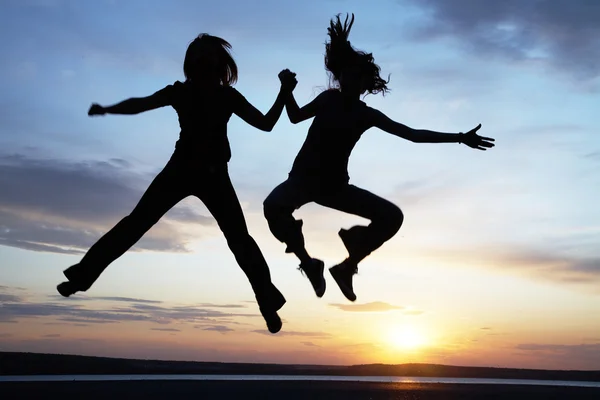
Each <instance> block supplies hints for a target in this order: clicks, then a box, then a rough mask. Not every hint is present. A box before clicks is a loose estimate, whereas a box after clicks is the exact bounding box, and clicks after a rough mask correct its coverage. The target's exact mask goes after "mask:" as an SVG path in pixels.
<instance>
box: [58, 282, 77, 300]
mask: <svg viewBox="0 0 600 400" xmlns="http://www.w3.org/2000/svg"><path fill="white" fill-rule="evenodd" d="M56 290H58V293H60V295H61V296H64V297H69V296H70V295H72V294H74V293H75V292H77V286H75V284H74V283H73V282H70V281H66V282H62V283H59V284H58V286H56Z"/></svg>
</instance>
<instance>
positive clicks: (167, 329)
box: [150, 328, 181, 332]
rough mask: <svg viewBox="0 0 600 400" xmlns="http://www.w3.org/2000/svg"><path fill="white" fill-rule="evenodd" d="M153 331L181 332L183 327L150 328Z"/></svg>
mask: <svg viewBox="0 0 600 400" xmlns="http://www.w3.org/2000/svg"><path fill="white" fill-rule="evenodd" d="M150 330H151V331H161V332H181V329H175V328H150Z"/></svg>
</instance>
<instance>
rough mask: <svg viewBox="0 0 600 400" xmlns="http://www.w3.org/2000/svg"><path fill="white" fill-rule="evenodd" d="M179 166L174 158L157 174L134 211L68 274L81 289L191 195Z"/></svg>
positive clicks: (70, 269) (88, 284) (86, 288)
mask: <svg viewBox="0 0 600 400" xmlns="http://www.w3.org/2000/svg"><path fill="white" fill-rule="evenodd" d="M181 173H182V172H181V171H179V168H178V166H177V165H176V164H175V163H174V162H172V161H170V162H169V163H168V164H167V166H166V167H165V168H164V169H163V170H162V171H161V172H160V173H159V174H158V175H157V176H156V177H155V178H154V180H153V181H152V183H151V184H150V186H149V187H148V189H147V190H146V192H145V193H144V194H143V195H142V197H141V199H140V201H139V202H138V204H137V205H136V206H135V208H134V209H133V211H132V212H131V214H129V215H128V216H126V217H125V218H123V219H122V220H121V221H119V222H118V223H117V224H116V225H115V226H114V227H113V228H112V229H111V230H109V231H108V232H107V233H106V234H104V236H102V237H101V238H100V239H99V240H98V241H97V242H96V243H95V244H94V245H93V246H92V247H91V248H90V249H89V250H88V252H87V253H86V254H85V255H84V257H83V258H82V260H81V261H80V262H79V264H76V265H74V266H72V267H71V268H68V269H67V270H65V272H64V274H65V276H66V277H67V278H68V279H69V280H70V281H72V282H73V283H76V284H77V286H78V287H79V288H80V290H82V291H85V290H88V289H89V288H90V287H91V285H92V284H93V283H94V282H95V281H96V280H97V279H98V277H99V276H100V274H101V273H102V272H103V271H104V270H105V269H106V268H107V267H108V266H109V265H110V264H111V263H112V262H113V261H114V260H116V259H117V258H119V257H120V256H121V255H123V254H124V253H125V252H126V251H127V250H129V249H130V248H131V247H132V246H133V245H134V244H136V243H137V242H138V241H139V240H140V239H141V238H142V236H143V235H144V234H145V233H146V232H147V231H148V230H149V229H150V228H151V227H152V226H153V225H154V224H156V223H157V222H158V220H159V219H160V218H161V217H162V216H163V215H164V214H165V213H166V212H167V211H168V210H169V209H171V208H172V207H173V206H175V205H176V204H177V203H178V202H179V201H181V200H182V199H184V198H185V197H187V196H188V195H190V190H189V188H186V187H185V184H184V183H183V181H182V179H181V176H180V175H181Z"/></svg>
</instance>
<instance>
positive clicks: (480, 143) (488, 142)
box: [461, 124, 495, 150]
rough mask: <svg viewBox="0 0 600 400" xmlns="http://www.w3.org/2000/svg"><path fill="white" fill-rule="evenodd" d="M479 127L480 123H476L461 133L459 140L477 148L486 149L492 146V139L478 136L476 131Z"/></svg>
mask: <svg viewBox="0 0 600 400" xmlns="http://www.w3.org/2000/svg"><path fill="white" fill-rule="evenodd" d="M479 128H481V124H479V125H477V126H476V127H475V128H473V129H471V130H470V131H469V132H467V133H463V134H462V135H461V142H462V143H464V144H466V145H467V146H469V147H472V148H474V149H478V150H486V149H487V148H491V147H494V146H495V145H494V143H492V142H493V141H494V139H492V138H488V137H483V136H479V135H478V134H477V133H476V132H477V131H478V130H479Z"/></svg>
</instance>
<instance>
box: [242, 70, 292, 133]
mask: <svg viewBox="0 0 600 400" xmlns="http://www.w3.org/2000/svg"><path fill="white" fill-rule="evenodd" d="M286 71H287V70H286ZM288 72H289V71H288ZM282 74H284V71H282V72H281V73H280V74H279V75H280V79H281V77H282ZM290 74H291V72H290ZM295 87H296V78H294V77H293V76H291V75H287V77H286V79H282V84H281V88H280V89H279V93H278V94H277V98H276V99H275V102H274V103H273V106H271V109H270V110H269V111H268V112H267V114H264V115H263V113H262V112H260V111H259V110H258V109H257V108H256V107H254V106H253V105H252V104H250V102H249V101H248V100H246V98H245V97H244V96H242V94H241V93H240V92H238V91H237V90H233V91H232V93H233V96H234V97H235V98H234V101H233V104H234V107H233V112H234V113H235V114H236V115H237V116H238V117H240V118H241V119H243V120H244V121H245V122H246V123H248V124H249V125H252V126H253V127H255V128H257V129H260V130H261V131H266V132H271V131H272V130H273V127H274V126H275V124H276V123H277V121H278V120H279V117H281V113H282V112H283V107H284V106H285V101H286V99H287V97H288V96H289V95H291V93H292V91H293V90H294V88H295Z"/></svg>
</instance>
